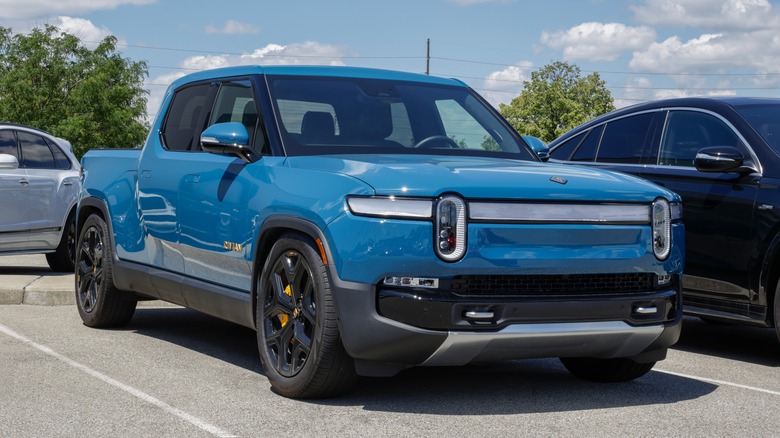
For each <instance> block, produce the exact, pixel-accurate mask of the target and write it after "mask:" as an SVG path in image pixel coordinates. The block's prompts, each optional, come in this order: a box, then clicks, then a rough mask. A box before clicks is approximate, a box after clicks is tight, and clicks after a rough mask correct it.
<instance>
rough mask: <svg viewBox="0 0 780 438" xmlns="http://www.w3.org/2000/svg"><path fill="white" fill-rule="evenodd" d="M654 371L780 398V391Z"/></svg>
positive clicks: (671, 372) (664, 371) (672, 372)
mask: <svg viewBox="0 0 780 438" xmlns="http://www.w3.org/2000/svg"><path fill="white" fill-rule="evenodd" d="M653 371H657V372H659V373H664V374H669V375H672V376H677V377H684V378H686V379H693V380H699V381H702V382H708V383H714V384H716V385H724V386H733V387H735V388H741V389H748V390H750V391H756V392H763V393H764V394H771V395H777V396H780V391H772V390H771V389H764V388H757V387H755V386H748V385H741V384H739V383H734V382H727V381H725V380H717V379H710V378H707V377H700V376H692V375H690V374H682V373H675V372H674V371H666V370H659V369H656V368H653Z"/></svg>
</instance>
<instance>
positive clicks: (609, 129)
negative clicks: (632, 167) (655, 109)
mask: <svg viewBox="0 0 780 438" xmlns="http://www.w3.org/2000/svg"><path fill="white" fill-rule="evenodd" d="M656 114H657V113H645V114H639V115H636V116H631V117H624V118H622V119H617V120H615V121H611V122H609V123H607V126H606V128H605V130H604V135H603V136H602V137H601V145H600V146H599V150H598V157H597V159H596V161H598V162H603V163H625V164H639V163H641V162H642V150H643V149H644V147H645V145H646V144H649V142H650V141H651V139H652V135H653V132H654V130H653V129H652V128H653V126H654V124H653V119H654V118H655V116H656Z"/></svg>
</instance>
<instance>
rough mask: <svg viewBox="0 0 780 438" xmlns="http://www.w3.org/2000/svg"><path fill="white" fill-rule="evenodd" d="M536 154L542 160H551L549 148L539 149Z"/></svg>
mask: <svg viewBox="0 0 780 438" xmlns="http://www.w3.org/2000/svg"><path fill="white" fill-rule="evenodd" d="M536 156H537V157H539V159H540V160H542V161H549V160H550V150H549V149H547V148H543V149H539V150H537V151H536Z"/></svg>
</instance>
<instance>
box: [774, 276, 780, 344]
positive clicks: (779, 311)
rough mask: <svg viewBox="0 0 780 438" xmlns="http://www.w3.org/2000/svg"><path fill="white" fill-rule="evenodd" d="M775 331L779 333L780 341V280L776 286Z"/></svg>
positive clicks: (778, 338)
mask: <svg viewBox="0 0 780 438" xmlns="http://www.w3.org/2000/svg"><path fill="white" fill-rule="evenodd" d="M774 314H775V333H777V340H778V341H780V282H778V283H777V287H776V288H775V312H774Z"/></svg>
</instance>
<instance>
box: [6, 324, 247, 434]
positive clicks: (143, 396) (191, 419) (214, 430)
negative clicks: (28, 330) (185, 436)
mask: <svg viewBox="0 0 780 438" xmlns="http://www.w3.org/2000/svg"><path fill="white" fill-rule="evenodd" d="M0 332H2V333H5V334H6V335H8V336H10V337H12V338H15V339H17V340H18V341H20V342H22V343H24V344H27V345H29V346H31V347H33V348H35V349H36V350H38V351H41V352H42V353H44V354H46V355H49V356H51V357H53V358H55V359H58V360H60V361H62V362H64V363H66V364H68V365H70V366H72V367H73V368H76V369H78V370H81V371H83V372H85V373H87V374H88V375H90V376H92V377H95V378H97V379H100V380H102V381H103V382H105V383H108V384H109V385H111V386H114V387H116V388H118V389H121V390H122V391H125V392H127V393H128V394H131V395H133V396H134V397H136V398H138V399H140V400H142V401H145V402H147V403H149V404H152V405H154V406H157V407H158V408H160V409H162V410H164V411H165V412H168V413H169V414H173V415H175V416H177V417H179V418H180V419H182V420H184V421H186V422H188V423H190V424H192V425H193V426H196V427H198V428H199V429H203V430H204V431H206V432H208V433H210V434H212V435H214V436H217V437H220V438H232V437H235V436H236V435H233V434H231V433H230V432H226V431H224V430H222V429H220V428H219V427H217V426H214V425H213V424H210V423H208V422H206V421H204V420H201V419H199V418H197V417H195V416H194V415H190V414H188V413H186V412H184V411H182V410H181V409H178V408H175V407H173V406H171V405H169V404H168V403H165V402H164V401H162V400H160V399H157V398H155V397H153V396H151V395H149V394H147V393H145V392H143V391H141V390H139V389H136V388H133V387H132V386H129V385H125V384H124V383H122V382H120V381H118V380H115V379H112V378H111V377H109V376H107V375H105V374H103V373H101V372H99V371H96V370H93V369H92V368H90V367H88V366H86V365H83V364H81V363H79V362H76V361H75V360H73V359H70V358H68V357H66V356H63V355H62V354H60V353H57V352H56V351H54V350H52V349H51V348H49V347H47V346H45V345H42V344H39V343H37V342H34V341H32V340H30V339H28V338H26V337H25V336H23V335H21V334H19V333H17V332H15V331H13V330H12V329H10V328H8V327H6V326H5V325H3V324H0Z"/></svg>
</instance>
